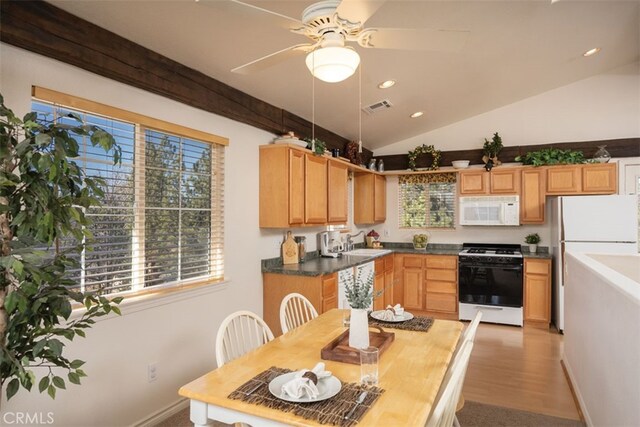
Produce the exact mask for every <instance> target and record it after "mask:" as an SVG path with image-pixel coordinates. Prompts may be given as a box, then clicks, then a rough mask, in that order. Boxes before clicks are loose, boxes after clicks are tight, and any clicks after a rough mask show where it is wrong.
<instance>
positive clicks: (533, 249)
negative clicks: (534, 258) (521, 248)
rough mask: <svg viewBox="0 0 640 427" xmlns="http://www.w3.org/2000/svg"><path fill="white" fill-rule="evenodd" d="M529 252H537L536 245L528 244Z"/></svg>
mask: <svg viewBox="0 0 640 427" xmlns="http://www.w3.org/2000/svg"><path fill="white" fill-rule="evenodd" d="M529 252H530V253H532V254H535V253H536V252H538V245H531V244H530V245H529Z"/></svg>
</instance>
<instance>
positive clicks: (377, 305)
mask: <svg viewBox="0 0 640 427" xmlns="http://www.w3.org/2000/svg"><path fill="white" fill-rule="evenodd" d="M384 279H385V275H384V271H381V272H379V273H378V272H377V271H376V276H375V277H374V279H373V296H374V297H375V296H376V295H378V293H380V295H379V296H377V297H376V298H375V299H374V300H373V309H374V310H384V308H385V307H386V305H385V304H384V289H385V280H384Z"/></svg>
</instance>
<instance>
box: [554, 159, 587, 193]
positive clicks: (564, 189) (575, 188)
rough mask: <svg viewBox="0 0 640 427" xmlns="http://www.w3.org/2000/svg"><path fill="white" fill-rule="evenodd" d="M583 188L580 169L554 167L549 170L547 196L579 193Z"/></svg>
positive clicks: (575, 166)
mask: <svg viewBox="0 0 640 427" xmlns="http://www.w3.org/2000/svg"><path fill="white" fill-rule="evenodd" d="M581 188H582V174H581V173H580V167H579V166H577V165H574V166H553V167H549V168H547V194H548V195H565V194H576V193H579V192H580V190H581Z"/></svg>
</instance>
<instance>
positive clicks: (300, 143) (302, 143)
mask: <svg viewBox="0 0 640 427" xmlns="http://www.w3.org/2000/svg"><path fill="white" fill-rule="evenodd" d="M273 142H274V144H293V145H297V146H299V147H306V146H307V142H306V141H302V140H301V139H298V138H278V139H276V140H274V141H273Z"/></svg>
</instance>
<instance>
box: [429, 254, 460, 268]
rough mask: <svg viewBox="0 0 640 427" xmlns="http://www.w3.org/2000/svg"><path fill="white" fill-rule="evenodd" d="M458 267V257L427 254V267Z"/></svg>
mask: <svg viewBox="0 0 640 427" xmlns="http://www.w3.org/2000/svg"><path fill="white" fill-rule="evenodd" d="M457 267H458V257H453V256H427V268H445V269H449V270H455V269H456V268H457Z"/></svg>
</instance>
